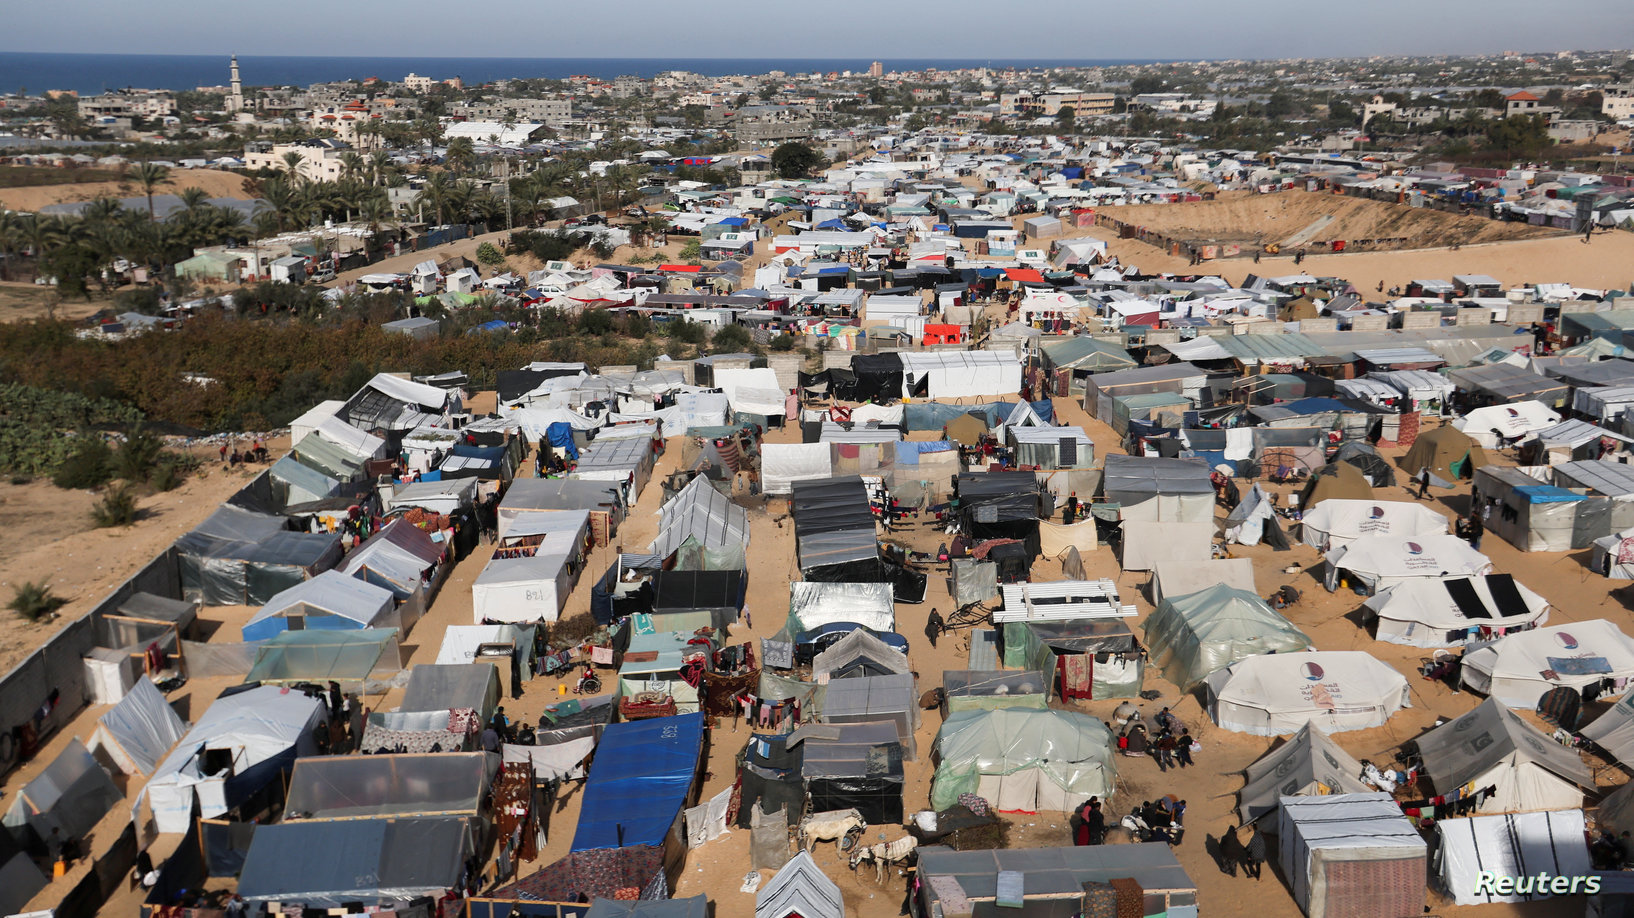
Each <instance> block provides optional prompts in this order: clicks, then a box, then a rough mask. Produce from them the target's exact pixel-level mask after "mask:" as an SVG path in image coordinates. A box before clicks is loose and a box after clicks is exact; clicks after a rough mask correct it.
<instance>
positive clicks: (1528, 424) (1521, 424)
mask: <svg viewBox="0 0 1634 918" xmlns="http://www.w3.org/2000/svg"><path fill="white" fill-rule="evenodd" d="M1559 423H1560V415H1559V414H1557V413H1555V410H1554V409H1553V408H1550V407H1549V406H1548V405H1545V404H1543V403H1542V402H1512V403H1510V404H1507V405H1488V406H1487V407H1485V408H1476V409H1473V410H1471V411H1470V412H1469V413H1468V414H1466V415H1464V416H1463V417H1461V418H1458V419H1457V420H1455V421H1453V422H1452V426H1453V427H1455V428H1457V429H1459V430H1462V431H1463V432H1464V434H1465V436H1468V437H1469V438H1470V439H1471V440H1474V441H1475V442H1477V443H1479V444H1481V446H1483V447H1485V448H1487V449H1491V448H1493V447H1495V446H1497V445H1498V438H1499V436H1502V437H1503V438H1504V439H1505V440H1518V439H1525V438H1526V437H1528V436H1530V435H1532V434H1533V433H1536V432H1537V431H1540V430H1542V429H1544V428H1545V427H1553V426H1554V425H1556V424H1559Z"/></svg>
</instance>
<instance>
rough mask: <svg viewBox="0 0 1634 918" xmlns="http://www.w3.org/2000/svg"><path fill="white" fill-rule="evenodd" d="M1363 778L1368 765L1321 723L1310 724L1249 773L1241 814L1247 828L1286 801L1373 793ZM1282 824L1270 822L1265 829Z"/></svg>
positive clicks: (1240, 800) (1241, 798)
mask: <svg viewBox="0 0 1634 918" xmlns="http://www.w3.org/2000/svg"><path fill="white" fill-rule="evenodd" d="M1361 773H1362V763H1360V762H1358V761H1356V760H1355V759H1354V758H1352V757H1351V755H1350V753H1348V752H1346V751H1345V750H1344V749H1342V748H1340V746H1339V744H1338V743H1336V742H1334V741H1333V740H1332V739H1330V738H1328V735H1327V734H1326V733H1323V732H1322V730H1321V729H1320V728H1319V727H1317V725H1316V724H1315V723H1306V724H1305V726H1303V727H1300V728H1299V732H1298V733H1295V734H1294V735H1293V736H1291V737H1289V738H1288V741H1287V742H1286V743H1283V744H1282V745H1281V746H1278V747H1276V748H1275V749H1272V750H1271V751H1270V752H1267V753H1266V754H1265V755H1263V756H1260V758H1259V759H1258V760H1256V761H1255V762H1254V763H1253V764H1252V765H1249V766H1248V767H1247V768H1246V769H1244V771H1243V774H1244V775H1245V777H1246V778H1247V780H1246V782H1245V783H1244V784H1243V789H1242V790H1240V791H1238V792H1237V802H1238V806H1237V814H1238V815H1239V816H1240V817H1241V818H1242V821H1243V823H1245V824H1246V823H1250V822H1255V821H1257V820H1259V819H1260V818H1261V817H1263V816H1265V815H1267V814H1269V813H1272V812H1274V811H1275V810H1276V809H1277V807H1279V806H1281V805H1282V800H1283V798H1285V797H1305V796H1320V795H1324V794H1363V793H1367V792H1368V791H1370V790H1372V788H1370V787H1368V786H1367V785H1366V784H1364V783H1363V782H1362V779H1361V777H1360V775H1361ZM1276 822H1277V821H1276V820H1274V819H1272V820H1267V821H1266V825H1265V826H1264V827H1263V828H1265V829H1270V828H1271V827H1272V826H1274V825H1276Z"/></svg>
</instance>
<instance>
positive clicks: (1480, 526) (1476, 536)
mask: <svg viewBox="0 0 1634 918" xmlns="http://www.w3.org/2000/svg"><path fill="white" fill-rule="evenodd" d="M1464 534H1465V535H1467V536H1468V537H1469V547H1470V548H1473V549H1475V550H1476V551H1480V550H1481V536H1483V535H1486V524H1485V523H1483V522H1481V514H1480V513H1478V512H1471V513H1470V515H1469V522H1468V523H1466V524H1465V525H1464Z"/></svg>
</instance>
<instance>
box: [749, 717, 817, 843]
mask: <svg viewBox="0 0 1634 918" xmlns="http://www.w3.org/2000/svg"><path fill="white" fill-rule="evenodd" d="M788 741H789V737H787V736H755V737H751V738H750V739H749V742H748V744H747V745H745V746H744V747H743V752H742V753H740V754H739V755H738V780H739V783H740V785H741V787H742V795H743V798H742V799H743V802H742V803H741V804H740V805H739V806H738V819H737V827H738V828H740V829H748V828H752V827H753V826H752V825H751V821H752V820H753V818H754V815H755V807H756V806H757V805H758V806H759V807H760V809H761V811H762V812H766V813H775V812H777V811H778V810H779V809H783V810H784V811H785V812H787V813H801V812H804V811H805V808H806V787H805V783H804V782H803V781H802V779H801V777H800V760H801V758H802V754H801V753H802V752H803V751H804V748H805V747H804V745H796V746H794V747H792V748H791V747H790V746H789V745H788Z"/></svg>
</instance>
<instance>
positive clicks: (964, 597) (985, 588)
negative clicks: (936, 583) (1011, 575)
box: [951, 558, 999, 607]
mask: <svg viewBox="0 0 1634 918" xmlns="http://www.w3.org/2000/svg"><path fill="white" fill-rule="evenodd" d="M951 565H952V567H951V571H952V575H953V587H952V591H951V592H952V594H953V603H954V605H956V606H960V607H963V606H968V605H970V604H971V603H977V602H987V601H988V600H990V599H996V598H998V595H999V566H998V564H997V563H996V562H993V561H976V560H974V559H971V558H958V559H955V560H953V561H952V562H951Z"/></svg>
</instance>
